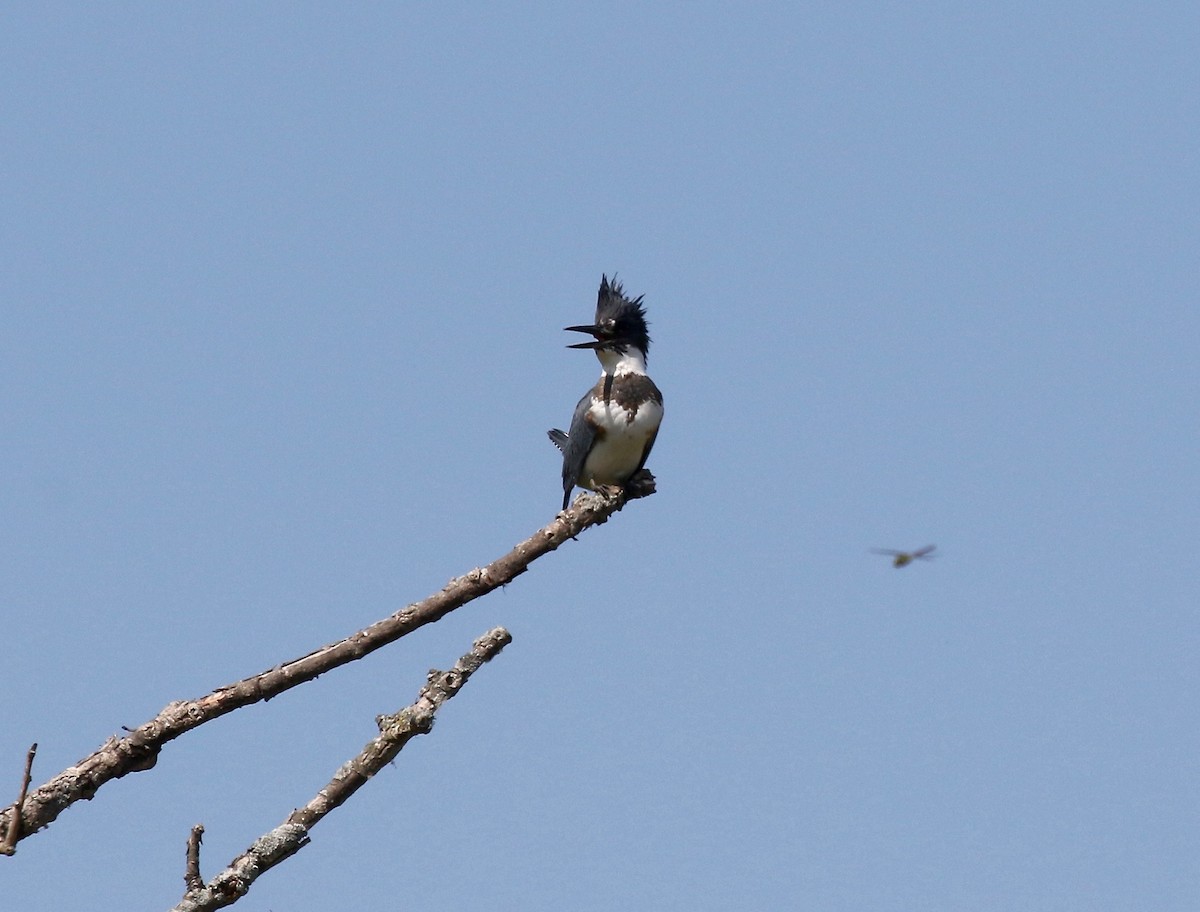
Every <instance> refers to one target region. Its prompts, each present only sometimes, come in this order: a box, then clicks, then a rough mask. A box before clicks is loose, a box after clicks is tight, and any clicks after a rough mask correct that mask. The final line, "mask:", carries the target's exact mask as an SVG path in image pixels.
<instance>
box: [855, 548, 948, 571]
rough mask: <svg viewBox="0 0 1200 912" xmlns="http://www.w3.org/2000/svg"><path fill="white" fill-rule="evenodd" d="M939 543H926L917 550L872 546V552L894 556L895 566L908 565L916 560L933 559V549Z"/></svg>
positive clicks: (893, 563)
mask: <svg viewBox="0 0 1200 912" xmlns="http://www.w3.org/2000/svg"><path fill="white" fill-rule="evenodd" d="M936 547H937V545H926V546H925V547H924V548H918V549H917V550H916V551H893V550H891V549H890V548H872V549H871V553H872V554H886V555H887V556H888V557H890V558H892V566H893V567H907V566H908V565H909V564H911V563H912V562H913V561H915V560H933V558H934V554H933V549H934V548H936Z"/></svg>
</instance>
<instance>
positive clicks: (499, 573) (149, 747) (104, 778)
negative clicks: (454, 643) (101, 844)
mask: <svg viewBox="0 0 1200 912" xmlns="http://www.w3.org/2000/svg"><path fill="white" fill-rule="evenodd" d="M643 471H644V470H643ZM645 476H646V477H639V478H638V479H637V482H636V483H631V484H629V485H627V490H626V491H617V492H614V493H607V494H598V493H597V494H591V493H585V494H581V495H580V496H579V497H578V498H576V500H575V503H573V504H572V505H571V508H570V509H569V510H563V511H562V512H561V513H559V514H558V516H556V517H555V519H554V521H553V522H552V523H550V524H549V525H547V526H544V527H543V528H541V529H539V530H538V531H537V532H535V533H534V534H533V535H532V536H530V537H529V538H527V539H525V541H523V542H520V543H519V544H518V545H517V546H516V547H515V548H513V549H512V550H511V551H509V552H508V553H507V554H505V555H503V556H501V557H499V558H497V559H496V560H494V561H492V563H490V564H488V565H487V566H486V567H478V568H476V569H474V570H471V571H470V572H468V573H466V574H465V575H463V576H459V577H456V578H454V579H452V580H450V582H448V583H447V584H446V585H445V586H444V587H443V588H442V589H441V590H440V591H438V592H435V593H433V594H432V595H430V596H428V597H427V598H424V599H422V600H421V601H419V602H414V603H413V604H411V605H408V606H407V607H405V608H402V609H400V610H399V611H397V612H396V613H395V614H393V615H391V616H390V617H387V618H384V619H383V620H381V621H376V622H375V623H374V624H372V625H371V626H369V627H366V628H364V629H362V630H359V631H358V632H357V633H353V634H351V635H350V636H348V637H346V638H345V639H344V640H339V641H338V642H336V643H330V644H329V645H328V646H323V647H321V648H320V649H318V650H316V651H314V652H311V653H309V654H308V655H305V656H301V657H300V658H298V659H293V660H291V661H290V662H284V663H283V664H281V665H277V666H275V667H274V668H270V669H268V670H266V671H264V672H262V673H260V674H257V675H252V676H251V677H249V678H245V679H243V680H241V681H237V682H235V683H233V684H228V685H226V686H224V687H218V688H217V689H216V690H214V691H213V692H212V693H209V694H206V695H204V696H203V697H199V698H198V699H194V700H178V701H175V702H173V703H168V704H167V705H166V706H164V707H163V709H162V710H161V711H160V712H159V714H158V715H157V716H156V717H155V718H153V719H151V720H150V721H149V722H145V723H143V724H142V725H139V726H137V727H136V728H133V729H127V731H128V734H127V735H125V736H123V737H120V738H117V737H113V738H109V739H108V741H106V742H105V743H104V744H103V745H101V746H100V747H99V748H98V749H97V750H96V751H94V752H93V753H92V754H90V755H89V756H87V757H84V758H83V759H82V760H80V761H79V762H78V763H77V764H76V765H75V766H72V767H69V768H67V769H65V770H63V771H62V772H61V773H59V774H58V775H56V776H54V777H53V778H52V779H50V780H49V781H48V782H46V783H45V784H43V785H41V786H39V787H38V788H36V789H34V791H33V792H32V793H31V794H30V795H29V801H28V802H27V804H28V806H27V807H26V808H25V809H24V812H23V817H24V825H23V826H22V827H21V828H20V830H19V838H21V839H24V838H26V837H28V836H29V835H31V834H32V833H36V832H37V831H38V830H41V829H43V828H44V827H47V826H49V825H50V824H51V823H53V822H54V821H55V820H56V819H58V815H59V814H61V813H62V812H63V811H64V810H66V809H67V808H68V807H70V806H71V805H72V804H74V803H75V802H76V801H79V800H81V799H83V800H90V799H91V798H92V797H93V796H94V795H95V794H96V792H97V791H98V790H99V789H100V788H101V786H103V785H105V784H107V783H109V782H111V781H112V780H113V779H119V778H120V777H122V776H126V775H128V774H129V773H136V772H142V771H144V770H148V769H151V768H153V766H154V764H155V763H157V762H158V755H159V752H160V751H161V750H162V748H163V746H164V745H165V744H167V743H168V742H170V741H173V740H174V739H176V738H178V737H179V736H180V735H183V734H185V733H186V732H189V731H191V730H192V729H193V728H197V727H198V726H200V725H203V724H204V723H205V722H210V721H212V720H213V719H216V718H218V717H219V716H223V715H225V714H226V713H231V712H233V711H234V710H236V709H241V708H242V707H243V706H249V705H250V704H252V703H258V702H260V701H262V700H270V699H271V698H272V697H275V696H278V695H279V694H281V693H283V692H284V691H286V690H289V689H291V688H293V687H296V686H298V685H300V684H304V683H305V682H307V681H311V680H313V678H316V677H317V676H318V675H322V674H325V673H326V672H327V671H331V670H333V669H334V668H338V667H340V666H342V665H345V664H347V663H348V662H353V661H355V660H356V659H361V658H362V657H363V656H365V655H368V654H370V653H372V652H374V651H375V650H377V649H380V648H382V647H384V646H387V645H388V644H390V643H394V642H395V641H396V640H398V639H400V638H401V637H402V636H405V635H406V634H409V633H412V632H413V631H414V630H417V629H418V628H420V627H423V626H425V625H426V624H432V623H433V622H434V621H438V620H441V619H442V618H443V617H445V616H446V615H447V614H449V613H450V612H451V611H453V610H454V609H456V608H459V607H461V606H462V605H465V604H466V603H467V602H469V601H471V600H472V599H476V598H479V597H480V596H481V595H486V594H487V593H489V592H491V591H492V590H493V589H498V588H500V587H501V586H507V585H508V584H509V583H511V582H512V581H513V580H514V579H516V578H517V577H518V576H520V575H521V574H522V573H524V572H525V571H526V570H527V569H529V565H530V564H531V563H533V561H535V560H536V559H537V558H539V557H542V556H543V555H545V554H548V553H550V552H551V551H554V550H555V549H556V548H558V547H559V546H560V545H561V544H563V543H564V542H566V541H568V540H570V539H573V538H575V536H577V535H579V533H581V532H583V531H584V530H585V529H588V528H591V527H592V526H598V525H600V524H602V523H605V522H607V521H608V518H609V517H610V516H612V515H613V514H614V513H616V512H617V511H618V510H620V509H621V508H622V507H624V506H625V504H626V503H627V502H628V501H630V500H633V499H635V498H638V497H645V496H647V495H649V494H651V493H653V491H654V488H653V476H651V475H650V474H649V472H645ZM8 813H9V812H8V810H7V809H5V810H0V832H3V831H4V827H5V826H9V827H10V828H11V822H10V819H9V818H8V817H7V816H6V815H7V814H8Z"/></svg>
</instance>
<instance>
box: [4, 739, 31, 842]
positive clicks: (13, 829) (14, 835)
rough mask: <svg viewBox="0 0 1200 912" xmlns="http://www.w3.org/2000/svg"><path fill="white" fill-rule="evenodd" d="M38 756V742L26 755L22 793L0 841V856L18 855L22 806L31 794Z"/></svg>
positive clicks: (14, 805) (13, 807)
mask: <svg viewBox="0 0 1200 912" xmlns="http://www.w3.org/2000/svg"><path fill="white" fill-rule="evenodd" d="M36 756H37V742H36V741H35V742H34V743H33V744H32V745H31V746H30V748H29V752H28V753H27V754H26V755H25V774H24V776H22V777H21V791H20V794H18V795H17V800H16V803H15V804H13V806H12V812H11V813H10V814H9V816H8V827H7V829H6V830H5V833H4V839H2V840H0V855H15V854H17V843H18V842H20V840H21V806H22V805H23V804H24V803H25V795H26V794H28V792H29V783H30V782H32V781H33V758H34V757H36Z"/></svg>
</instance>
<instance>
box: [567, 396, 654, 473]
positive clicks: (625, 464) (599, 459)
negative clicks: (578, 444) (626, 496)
mask: <svg viewBox="0 0 1200 912" xmlns="http://www.w3.org/2000/svg"><path fill="white" fill-rule="evenodd" d="M588 414H589V416H590V418H591V419H592V421H593V422H594V423H595V424H596V425H597V426H598V428H602V429H603V436H601V432H600V431H599V430H598V431H597V439H596V442H595V444H594V445H593V446H592V449H591V452H590V453H588V456H587V460H586V461H585V462H584V464H583V472H582V474H581V477H580V479H579V483H580V485H582V486H583V487H586V488H595V487H597V486H598V485H610V484H624V483H625V482H626V481H628V480H629V477H630V476H631V475H632V474H633V473H634V470H636V469H637V467H638V463H640V462H641V461H642V453H643V452H644V451H645V449H646V443H647V441H649V439H650V438H651V437H652V436H654V433H655V432H656V431H657V430H658V426H659V425H660V424H661V423H662V416H663V408H662V406H661V405H659V404H658V403H657V402H644V403H642V405H641V406H640V407H639V408H638V410H637V413H636V414H635V415H633V417H632V420H631V419H630V413H629V412H628V411H626V410H625V409H623V408H621V406H619V405H617V403H616V402H613V401H610V402H609V403H608V405H605V404H604V403H603V402H599V401H593V402H592V407H591V408H590V409H589V410H588Z"/></svg>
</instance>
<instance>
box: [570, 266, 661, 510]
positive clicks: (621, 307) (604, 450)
mask: <svg viewBox="0 0 1200 912" xmlns="http://www.w3.org/2000/svg"><path fill="white" fill-rule="evenodd" d="M567 330H568V331H570V332H583V333H589V334H590V335H593V336H595V337H596V338H595V339H594V340H593V341H591V342H578V343H576V344H575V345H568V346H567V347H568V348H590V349H592V350H594V351H595V352H596V357H597V358H599V359H600V365H601V373H600V380H599V382H597V383H596V385H595V386H594V387H592V388H591V389H590V390H588V391H587V392H586V393H585V394H584V396H583V398H582V399H580V400H579V404H578V405H577V406H575V414H574V416H573V417H572V418H571V431H570V433H568V434H564V433H563V432H562V431H560V430H559V429H558V428H555V429H554V430H552V431H547V434H549V436H550V440H551V441H552V442H553V443H554V445H555V446H556V447H558V448H559V449H560V450H562V454H563V470H562V478H563V506H562V508H563V509H564V510H565V509H566V508H567V504H568V503H569V502H570V500H571V491H572V490H573V489H574V488H575V486H576V485H578V486H579V487H581V488H590V489H591V490H593V491H595V490H597V489H598V488H600V487H602V486H605V485H622V486H623V485H624V484H625V483H626V482H628V481H629V480H630V479H631V478H632V477H633V476H634V475H636V474H637V473H638V472H640V471H641V469H642V467H643V466H644V465H645V464H646V457H647V456H649V455H650V448H651V447H653V446H654V438H655V437H657V436H658V426H659V424H661V423H662V416H663V400H662V393H660V392H659V391H658V387H657V386H655V385H654V381H653V380H651V379H650V378H649V376H647V375H646V352H647V351H648V350H649V349H650V334H649V332H648V331H647V328H646V311H645V310H644V309H643V308H642V298H641V297H638V298H636V299H634V300H630V299H629V298H627V297H625V291H624V289H623V288H622V287H621V285H620V283H619V282H617V280H616V276H613V281H612V282H609V281H608V276H606V275H604V276H601V277H600V294H599V297H598V298H597V300H596V322H595V323H593V324H592V325H590V326H568V327H567Z"/></svg>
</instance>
